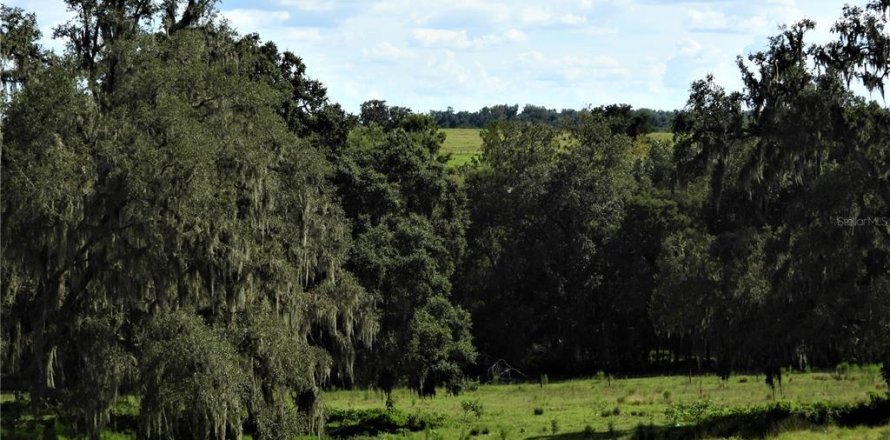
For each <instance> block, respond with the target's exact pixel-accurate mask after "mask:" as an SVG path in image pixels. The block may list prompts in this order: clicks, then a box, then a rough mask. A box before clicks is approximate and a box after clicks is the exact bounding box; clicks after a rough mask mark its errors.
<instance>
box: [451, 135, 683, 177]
mask: <svg viewBox="0 0 890 440" xmlns="http://www.w3.org/2000/svg"><path fill="white" fill-rule="evenodd" d="M441 131H442V132H443V133H445V143H444V144H443V145H442V152H443V153H448V154H451V160H449V161H448V165H450V166H453V167H458V166H461V165H463V164H466V163H469V162H470V161H472V160H473V158H474V157H477V156H479V154H480V153H481V152H482V137H481V136H479V132H480V131H481V130H480V129H478V128H443V129H442V130H441ZM646 136H647V137H649V138H650V139H656V140H665V141H673V139H674V134H673V133H661V132H659V133H649V134H647V135H646Z"/></svg>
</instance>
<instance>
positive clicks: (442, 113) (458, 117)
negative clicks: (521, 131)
mask: <svg viewBox="0 0 890 440" xmlns="http://www.w3.org/2000/svg"><path fill="white" fill-rule="evenodd" d="M585 110H588V111H593V112H598V113H604V114H605V115H607V116H615V115H622V116H624V117H627V118H628V119H629V120H630V121H629V123H630V124H633V125H634V126H635V127H634V130H635V132H636V133H648V132H652V131H656V132H666V131H671V124H672V123H673V121H674V116H676V114H677V112H676V111H675V110H652V109H648V108H640V109H634V108H633V107H632V106H630V105H627V104H610V105H603V106H599V107H595V108H588V109H582V110H575V109H562V110H559V111H557V110H556V109H551V108H546V107H542V106H537V105H531V104H527V105H525V106H523V107H522V111H520V110H519V105H507V104H498V105H493V106H491V107H482V108H481V109H479V110H477V111H475V112H470V111H466V110H461V111H458V112H455V111H454V109H452V108H451V107H449V108H448V109H446V110H432V111H430V113H429V115H430V116H432V118H433V119H434V120H435V121H436V124H438V125H439V127H441V128H485V127H487V126H488V125H490V124H491V123H493V122H499V121H524V122H535V123H540V124H545V125H550V126H553V127H558V126H559V125H560V124H562V123H566V122H569V121H573V120H576V119H578V118H579V117H580V115H581V114H582V113H584V111H585Z"/></svg>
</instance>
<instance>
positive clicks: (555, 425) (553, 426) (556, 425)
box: [550, 419, 559, 434]
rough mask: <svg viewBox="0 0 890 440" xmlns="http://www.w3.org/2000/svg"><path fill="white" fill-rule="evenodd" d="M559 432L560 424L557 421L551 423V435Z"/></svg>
mask: <svg viewBox="0 0 890 440" xmlns="http://www.w3.org/2000/svg"><path fill="white" fill-rule="evenodd" d="M557 432H559V422H558V421H556V419H553V420H551V421H550V433H551V434H556V433H557Z"/></svg>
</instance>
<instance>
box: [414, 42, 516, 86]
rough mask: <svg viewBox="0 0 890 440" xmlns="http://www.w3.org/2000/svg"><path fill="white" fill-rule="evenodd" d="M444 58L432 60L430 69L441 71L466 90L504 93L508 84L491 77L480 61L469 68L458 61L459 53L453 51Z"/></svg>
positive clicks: (445, 53) (446, 51)
mask: <svg viewBox="0 0 890 440" xmlns="http://www.w3.org/2000/svg"><path fill="white" fill-rule="evenodd" d="M442 55H443V56H444V59H443V57H437V58H433V59H431V60H430V62H429V63H428V65H429V67H430V68H432V69H433V71H439V72H441V73H443V74H445V75H446V79H451V78H453V79H454V80H456V81H457V83H458V85H460V86H461V88H463V89H465V90H481V91H486V92H499V91H503V90H504V89H505V88H506V86H507V83H506V82H505V81H503V80H502V79H500V78H498V77H496V76H494V75H491V74H489V73H488V71H487V70H486V68H485V66H484V65H483V64H482V63H481V62H480V61H478V60H477V61H474V62H471V63H470V65H471V66H472V67H469V66H467V65H466V64H465V63H464V62H462V61H461V60H459V59H458V55H457V53H455V52H454V51H452V50H445V51H444V52H442Z"/></svg>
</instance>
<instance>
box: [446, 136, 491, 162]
mask: <svg viewBox="0 0 890 440" xmlns="http://www.w3.org/2000/svg"><path fill="white" fill-rule="evenodd" d="M480 131H481V130H479V129H478V128H443V129H442V132H443V133H445V144H444V145H443V146H442V152H443V153H449V154H451V160H450V161H448V164H449V165H451V166H460V165H463V164H465V163H467V162H469V161H471V160H472V159H473V157H475V156H478V155H479V153H481V152H482V137H480V136H479V132H480Z"/></svg>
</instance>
